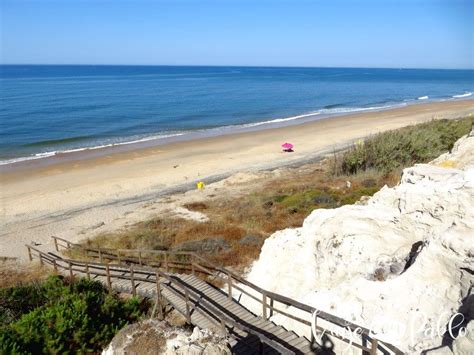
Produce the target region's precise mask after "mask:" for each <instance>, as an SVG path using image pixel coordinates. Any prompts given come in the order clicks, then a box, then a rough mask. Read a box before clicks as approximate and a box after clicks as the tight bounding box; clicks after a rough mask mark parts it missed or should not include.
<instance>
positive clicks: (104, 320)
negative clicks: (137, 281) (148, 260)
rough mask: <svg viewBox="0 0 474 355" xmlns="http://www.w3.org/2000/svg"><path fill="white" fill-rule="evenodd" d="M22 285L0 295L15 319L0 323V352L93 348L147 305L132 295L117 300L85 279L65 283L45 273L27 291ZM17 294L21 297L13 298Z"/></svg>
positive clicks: (71, 351) (78, 351)
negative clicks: (27, 291) (35, 285)
mask: <svg viewBox="0 0 474 355" xmlns="http://www.w3.org/2000/svg"><path fill="white" fill-rule="evenodd" d="M28 287H30V286H19V287H14V288H11V289H7V290H6V291H2V293H0V296H3V297H5V298H4V299H3V298H2V302H3V301H4V300H5V299H8V300H10V301H12V300H13V302H12V303H11V304H9V306H8V307H10V306H11V310H12V311H13V313H14V314H15V315H16V317H17V319H16V320H14V321H13V322H11V323H10V324H8V325H7V324H3V325H2V326H1V327H0V353H1V354H32V353H34V354H37V353H53V354H56V353H71V354H72V353H91V352H97V351H100V350H101V349H103V348H104V347H105V346H106V345H107V344H108V343H109V342H110V340H111V339H112V338H113V336H114V335H115V334H116V333H117V331H118V330H119V329H120V328H122V327H123V326H125V325H126V324H127V323H130V322H134V321H136V320H138V318H139V317H140V316H141V315H142V314H143V313H144V311H145V310H146V307H147V305H146V304H144V303H141V302H140V301H139V300H138V299H137V298H130V299H128V300H126V301H124V300H121V299H119V298H118V297H117V296H116V295H112V294H109V293H108V292H107V290H106V289H105V288H104V287H103V286H102V284H100V283H99V282H96V281H89V280H86V279H81V280H79V281H77V282H73V283H68V282H67V280H66V279H64V278H62V277H60V276H51V277H50V278H49V279H48V280H47V281H46V282H45V283H44V284H43V285H39V286H38V287H37V288H36V289H34V292H33V293H32V294H27V293H25V292H26V290H28ZM20 295H22V296H23V299H19V298H18V299H17V298H16V296H20ZM8 309H10V308H8Z"/></svg>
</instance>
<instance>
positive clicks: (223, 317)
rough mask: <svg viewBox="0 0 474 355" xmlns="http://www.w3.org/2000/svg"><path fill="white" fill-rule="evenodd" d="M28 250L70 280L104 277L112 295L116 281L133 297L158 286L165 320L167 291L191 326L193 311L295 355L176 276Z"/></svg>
mask: <svg viewBox="0 0 474 355" xmlns="http://www.w3.org/2000/svg"><path fill="white" fill-rule="evenodd" d="M26 247H27V249H28V256H29V259H30V261H33V260H34V259H38V260H39V262H40V263H41V265H44V264H49V265H51V266H52V267H53V268H54V270H55V271H56V272H58V273H59V272H60V270H64V271H65V272H66V273H67V274H68V275H69V277H70V278H74V277H75V275H77V274H81V275H84V274H85V275H86V277H87V278H91V276H104V277H105V278H106V284H107V288H108V289H109V291H112V286H113V280H114V279H119V280H129V281H130V286H131V289H132V294H133V295H136V284H137V282H147V283H154V284H156V294H157V300H158V302H157V304H158V305H159V313H160V315H161V316H163V305H164V302H163V301H164V300H163V296H162V290H163V289H164V288H166V289H167V290H169V291H170V292H172V293H173V294H174V295H176V296H178V297H179V298H180V299H182V300H183V301H184V302H185V305H186V311H185V314H184V315H185V317H186V319H187V322H188V323H190V324H191V314H192V311H195V312H199V313H200V314H201V315H203V316H204V317H205V318H206V319H208V320H209V321H210V322H212V323H214V324H215V325H216V326H217V327H218V328H220V329H221V330H222V331H223V332H224V333H225V334H228V333H229V332H230V331H232V328H233V327H235V328H237V329H240V330H241V331H244V332H247V333H248V334H252V335H255V336H257V337H258V338H259V339H260V342H261V343H262V344H267V345H268V346H270V347H272V348H273V349H275V350H277V351H278V352H280V353H281V354H286V355H289V354H295V351H292V350H291V348H292V346H290V345H287V344H281V343H279V342H278V341H276V340H274V339H271V338H270V337H269V336H267V335H266V334H264V333H263V332H260V331H258V330H255V329H253V328H251V327H248V326H246V325H244V324H241V323H239V322H237V321H236V320H234V319H233V318H231V317H230V316H229V315H227V314H226V313H224V312H222V311H221V310H219V309H218V308H217V307H216V306H214V305H213V304H211V303H210V302H208V301H206V300H205V299H203V298H202V295H200V294H198V293H197V292H195V291H194V290H193V289H192V288H190V287H188V286H187V285H186V284H185V283H183V282H182V281H180V280H179V279H178V278H173V277H172V275H170V274H168V273H165V272H163V271H160V270H158V269H156V268H150V267H147V266H139V267H134V266H133V265H132V266H130V265H123V264H101V263H95V262H90V261H78V260H72V259H64V258H60V257H58V256H53V255H51V254H46V253H44V252H42V251H41V250H39V249H37V248H35V247H33V246H31V245H26ZM178 289H180V291H178Z"/></svg>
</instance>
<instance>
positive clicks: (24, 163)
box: [0, 96, 474, 174]
mask: <svg viewBox="0 0 474 355" xmlns="http://www.w3.org/2000/svg"><path fill="white" fill-rule="evenodd" d="M468 97H469V96H468ZM468 97H466V98H451V99H445V100H436V101H428V102H425V101H424V100H422V99H420V98H418V101H416V100H414V101H413V102H399V103H393V104H390V105H388V106H380V107H377V106H374V107H368V108H362V107H361V108H354V109H352V111H347V112H344V111H343V112H333V113H323V112H322V111H324V109H321V110H317V111H315V112H312V113H302V114H298V115H295V116H292V117H284V118H274V119H269V120H266V121H258V122H252V123H246V124H239V125H229V126H219V127H212V128H207V129H197V130H193V131H182V132H162V133H157V134H154V135H151V136H149V137H143V138H141V139H137V140H131V141H123V142H120V141H119V142H116V143H109V144H104V145H98V146H91V147H82V148H80V147H79V148H71V149H66V150H59V151H50V152H41V153H36V154H35V155H32V156H25V157H18V158H13V159H7V160H4V161H0V174H1V173H3V172H15V171H20V170H28V169H35V168H42V167H47V166H51V165H56V164H60V163H63V162H68V161H76V160H85V159H94V158H100V157H103V156H107V155H111V154H117V153H127V152H133V151H137V150H143V149H147V148H156V147H159V146H163V145H167V144H172V143H178V142H188V141H196V140H202V139H208V138H215V137H220V136H233V135H236V134H245V133H252V132H259V131H265V130H271V129H278V128H285V127H292V126H298V125H304V124H308V123H312V122H315V121H320V120H328V119H335V118H340V117H347V116H353V115H363V114H368V113H379V112H385V111H392V110H397V109H403V108H408V107H412V106H420V105H432V104H440V103H451V102H465V101H471V102H473V103H474V98H470V97H469V98H468ZM342 109H344V108H342Z"/></svg>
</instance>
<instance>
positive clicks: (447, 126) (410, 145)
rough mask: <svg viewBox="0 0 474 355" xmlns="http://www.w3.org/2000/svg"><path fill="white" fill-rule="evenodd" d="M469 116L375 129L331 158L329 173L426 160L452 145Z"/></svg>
mask: <svg viewBox="0 0 474 355" xmlns="http://www.w3.org/2000/svg"><path fill="white" fill-rule="evenodd" d="M473 123H474V119H473V118H472V117H468V118H464V119H459V120H437V121H431V122H427V123H422V124H418V125H415V126H410V127H406V128H403V129H399V130H395V131H388V132H383V133H379V134H377V135H374V136H372V137H369V138H368V139H366V140H365V141H363V142H358V143H357V144H355V145H353V146H352V147H351V148H350V149H349V150H348V151H346V152H344V153H342V154H341V155H340V156H335V157H334V158H333V163H332V164H331V165H332V166H333V170H334V171H333V173H335V174H348V175H350V174H357V173H360V172H362V171H366V170H369V169H374V170H375V171H379V172H381V173H382V174H388V173H390V172H392V171H394V170H396V169H400V168H403V167H406V166H410V165H413V164H415V163H425V162H428V161H430V160H432V159H434V158H436V157H438V156H439V155H441V154H442V153H445V152H447V151H449V150H451V149H452V147H453V145H454V143H455V142H456V141H457V140H458V139H459V138H460V137H462V136H463V135H465V134H467V133H469V131H470V130H471V126H472V124H473Z"/></svg>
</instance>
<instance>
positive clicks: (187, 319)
mask: <svg viewBox="0 0 474 355" xmlns="http://www.w3.org/2000/svg"><path fill="white" fill-rule="evenodd" d="M184 296H185V297H186V321H187V322H188V324H191V311H190V309H189V303H190V300H189V292H188V289H187V288H185V289H184Z"/></svg>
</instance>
